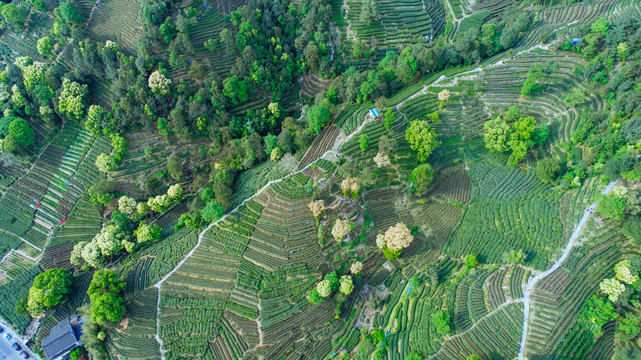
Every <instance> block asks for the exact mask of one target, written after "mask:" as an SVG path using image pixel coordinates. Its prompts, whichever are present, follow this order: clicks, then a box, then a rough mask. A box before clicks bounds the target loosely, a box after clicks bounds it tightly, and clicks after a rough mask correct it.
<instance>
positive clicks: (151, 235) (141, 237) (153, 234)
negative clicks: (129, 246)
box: [134, 222, 162, 243]
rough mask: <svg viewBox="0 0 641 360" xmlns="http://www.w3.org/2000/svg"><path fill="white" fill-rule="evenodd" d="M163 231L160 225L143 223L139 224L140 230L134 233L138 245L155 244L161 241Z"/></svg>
mask: <svg viewBox="0 0 641 360" xmlns="http://www.w3.org/2000/svg"><path fill="white" fill-rule="evenodd" d="M161 231H162V229H160V227H159V226H158V225H147V224H145V223H144V222H141V223H140V224H138V229H136V230H135V231H134V236H136V240H137V241H138V243H146V242H154V241H156V240H158V239H160V233H161Z"/></svg>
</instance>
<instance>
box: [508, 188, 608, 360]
mask: <svg viewBox="0 0 641 360" xmlns="http://www.w3.org/2000/svg"><path fill="white" fill-rule="evenodd" d="M617 182H618V180H616V181H612V182H611V183H609V184H608V186H607V187H606V188H605V190H603V191H602V192H601V194H603V195H607V194H608V193H609V192H610V190H612V188H613V187H614V185H616V183H617ZM596 207H597V203H593V204H592V205H590V206H588V208H587V209H586V210H585V213H584V214H583V217H582V218H581V221H580V222H579V224H578V225H577V226H576V228H574V232H572V235H571V236H570V239H569V240H568V243H567V245H566V247H565V250H563V254H562V255H561V257H560V258H559V259H558V260H557V261H555V262H554V264H552V267H550V268H549V269H547V270H546V271H544V272H542V273H540V274H538V275H537V276H535V277H533V278H531V279H530V280H529V281H528V283H527V286H526V287H525V293H524V296H523V305H524V310H523V333H522V334H521V348H520V350H519V355H518V358H519V359H522V358H523V354H524V352H525V344H526V342H527V331H528V325H529V320H530V295H531V294H532V292H533V291H534V287H535V286H536V284H537V283H538V282H539V281H541V280H543V279H545V278H546V277H548V276H549V275H550V274H552V273H553V272H554V271H556V269H558V268H559V267H560V266H561V265H562V264H563V262H565V260H566V259H567V258H568V256H569V255H570V251H572V248H573V247H574V244H575V243H576V240H577V239H578V238H579V235H581V231H582V230H583V227H584V226H585V224H586V223H587V222H588V220H589V219H590V216H592V212H593V211H594V209H596Z"/></svg>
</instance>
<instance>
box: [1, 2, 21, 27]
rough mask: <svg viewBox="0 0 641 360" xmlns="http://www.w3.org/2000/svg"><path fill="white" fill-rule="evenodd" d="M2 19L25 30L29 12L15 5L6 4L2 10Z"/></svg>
mask: <svg viewBox="0 0 641 360" xmlns="http://www.w3.org/2000/svg"><path fill="white" fill-rule="evenodd" d="M0 14H1V15H2V17H3V18H4V19H5V20H6V21H7V22H8V23H9V24H11V25H14V26H15V27H17V28H19V29H23V28H24V23H25V21H26V20H27V10H25V9H24V8H22V7H20V6H16V5H14V4H6V5H4V6H2V10H0Z"/></svg>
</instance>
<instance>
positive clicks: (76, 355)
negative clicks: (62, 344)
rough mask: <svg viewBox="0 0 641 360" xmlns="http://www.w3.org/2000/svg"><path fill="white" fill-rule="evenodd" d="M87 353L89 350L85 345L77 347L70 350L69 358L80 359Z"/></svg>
mask: <svg viewBox="0 0 641 360" xmlns="http://www.w3.org/2000/svg"><path fill="white" fill-rule="evenodd" d="M86 353H87V350H86V349H85V348H84V347H77V348H75V349H73V350H71V351H70V352H69V359H71V360H78V359H79V358H80V357H81V356H82V355H84V354H86Z"/></svg>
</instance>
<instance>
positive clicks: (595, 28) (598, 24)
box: [590, 18, 612, 35]
mask: <svg viewBox="0 0 641 360" xmlns="http://www.w3.org/2000/svg"><path fill="white" fill-rule="evenodd" d="M610 26H612V24H611V23H610V22H609V21H608V20H606V19H605V18H599V19H596V20H594V22H593V23H592V25H590V31H592V32H593V33H598V34H601V35H605V34H607V32H608V30H610Z"/></svg>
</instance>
